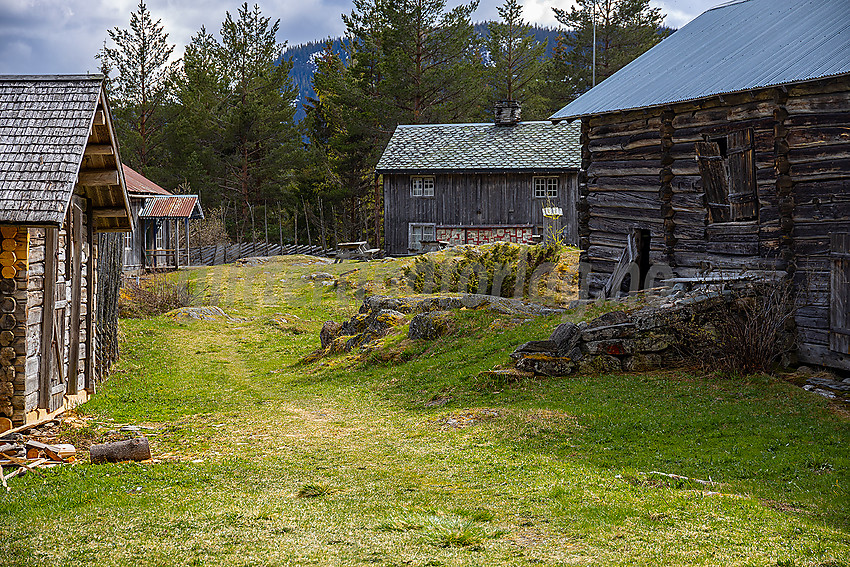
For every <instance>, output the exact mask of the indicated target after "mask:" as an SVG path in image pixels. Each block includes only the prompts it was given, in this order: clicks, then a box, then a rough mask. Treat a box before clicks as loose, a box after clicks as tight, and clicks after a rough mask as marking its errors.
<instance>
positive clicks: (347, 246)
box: [336, 240, 381, 262]
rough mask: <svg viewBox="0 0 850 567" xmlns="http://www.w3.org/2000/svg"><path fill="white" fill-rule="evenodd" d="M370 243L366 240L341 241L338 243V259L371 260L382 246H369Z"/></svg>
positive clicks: (338, 260) (339, 260)
mask: <svg viewBox="0 0 850 567" xmlns="http://www.w3.org/2000/svg"><path fill="white" fill-rule="evenodd" d="M368 245H369V243H368V242H366V241H365V240H362V241H358V242H340V243H339V244H337V245H336V248H337V254H336V261H337V262H342V261H343V260H371V259H372V258H374V257H375V255H377V254H378V253H379V252H380V251H381V249H380V248H368Z"/></svg>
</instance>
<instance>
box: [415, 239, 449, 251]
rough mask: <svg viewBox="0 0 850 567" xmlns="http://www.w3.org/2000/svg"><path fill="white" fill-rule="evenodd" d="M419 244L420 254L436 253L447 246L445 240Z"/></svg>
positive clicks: (420, 242)
mask: <svg viewBox="0 0 850 567" xmlns="http://www.w3.org/2000/svg"><path fill="white" fill-rule="evenodd" d="M419 244H420V245H421V246H422V252H438V251H440V250H442V249H443V248H445V247H447V246H448V245H449V243H448V242H447V241H445V240H420V241H419Z"/></svg>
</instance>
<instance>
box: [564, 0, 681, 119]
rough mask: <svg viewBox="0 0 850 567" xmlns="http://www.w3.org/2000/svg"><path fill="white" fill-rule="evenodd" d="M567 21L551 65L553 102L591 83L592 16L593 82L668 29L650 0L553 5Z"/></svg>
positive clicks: (587, 0) (579, 1)
mask: <svg viewBox="0 0 850 567" xmlns="http://www.w3.org/2000/svg"><path fill="white" fill-rule="evenodd" d="M553 10H554V12H555V17H556V18H557V20H558V21H559V22H560V23H561V24H563V25H564V26H565V27H566V33H563V34H561V36H560V38H559V41H560V44H561V46H560V47H561V49H558V50H556V52H555V58H554V60H553V62H552V68H551V69H550V76H551V77H553V80H552V83H551V84H550V87H552V88H551V91H550V93H549V94H550V96H551V97H552V98H553V99H554V100H553V102H554V103H555V104H554V106H555V107H559V106H561V105H563V104H565V103H566V102H569V101H570V100H572V99H573V98H575V97H576V96H578V95H580V94H581V93H583V92H584V91H586V90H588V89H589V88H591V86H592V83H593V70H594V68H593V63H592V62H593V22H594V20H595V21H596V84H599V83H600V82H602V81H604V80H605V79H606V78H607V77H610V76H611V75H613V74H614V73H616V72H617V71H619V70H620V69H621V68H623V67H624V66H625V65H626V64H628V63H630V62H631V61H632V60H634V59H635V58H637V57H638V56H640V55H641V54H643V53H644V52H645V51H646V50H648V49H649V48H650V47H652V46H653V45H655V44H657V43H659V42H660V41H661V40H662V39H664V38H665V37H667V36H668V35H670V33H671V30H669V29H667V28H665V27H663V21H664V14H662V13H661V9H660V8H652V7H650V6H649V0H576V5H575V6H573V7H572V8H570V9H569V11H567V10H562V9H559V8H553Z"/></svg>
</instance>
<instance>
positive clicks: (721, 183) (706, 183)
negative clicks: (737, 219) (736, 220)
mask: <svg viewBox="0 0 850 567" xmlns="http://www.w3.org/2000/svg"><path fill="white" fill-rule="evenodd" d="M696 154H697V161H698V162H699V174H700V176H701V177H702V186H703V189H704V190H705V199H706V201H707V204H708V212H709V216H710V221H711V222H729V221H730V220H731V215H730V212H729V190H728V188H727V186H726V171H725V169H724V167H723V156H721V155H720V146H719V144H717V142H697V143H696Z"/></svg>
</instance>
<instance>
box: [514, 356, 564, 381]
mask: <svg viewBox="0 0 850 567" xmlns="http://www.w3.org/2000/svg"><path fill="white" fill-rule="evenodd" d="M577 366H578V365H577V363H576V361H574V360H572V359H571V358H568V357H560V356H552V355H551V354H549V353H545V352H529V353H525V355H524V356H522V357H520V358H518V359H517V360H516V367H517V369H519V370H523V371H526V372H534V373H535V374H541V375H543V376H568V375H570V374H572V373H573V372H575V370H576V368H577Z"/></svg>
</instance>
